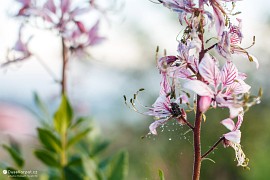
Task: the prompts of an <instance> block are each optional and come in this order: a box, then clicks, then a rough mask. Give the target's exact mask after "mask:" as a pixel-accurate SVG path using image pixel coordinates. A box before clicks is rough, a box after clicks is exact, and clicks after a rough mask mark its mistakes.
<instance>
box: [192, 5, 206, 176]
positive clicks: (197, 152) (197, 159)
mask: <svg viewBox="0 0 270 180" xmlns="http://www.w3.org/2000/svg"><path fill="white" fill-rule="evenodd" d="M199 8H200V10H201V11H203V9H204V7H203V0H199ZM199 27H200V29H199V31H200V34H199V38H200V40H201V42H202V48H201V52H200V54H199V63H200V62H201V60H202V58H203V57H204V54H205V51H204V38H203V32H204V31H203V15H201V20H200V26H199ZM197 79H198V80H201V75H200V73H198V74H197ZM200 98H201V97H200V96H199V95H197V110H196V119H195V122H194V131H193V145H194V162H193V180H199V179H200V172H201V161H202V158H201V122H202V112H201V111H200V104H199V102H200Z"/></svg>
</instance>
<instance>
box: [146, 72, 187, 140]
mask: <svg viewBox="0 0 270 180" xmlns="http://www.w3.org/2000/svg"><path fill="white" fill-rule="evenodd" d="M161 75H162V80H161V83H160V85H161V89H160V93H159V97H158V98H157V100H156V101H155V103H154V104H153V105H152V108H149V111H148V112H145V113H144V114H145V115H149V116H154V117H155V118H156V119H157V120H156V121H154V122H153V123H152V124H151V125H150V126H149V130H150V133H152V134H154V135H157V131H156V128H158V127H159V126H161V125H163V124H165V123H166V122H167V121H169V120H170V119H172V118H175V119H176V120H177V121H178V123H179V124H185V122H184V121H183V119H182V118H186V117H187V115H186V112H185V111H184V109H183V108H180V107H179V105H178V103H177V102H182V103H183V102H186V101H187V97H186V96H184V95H183V96H180V97H179V98H177V99H176V100H175V101H171V99H170V93H171V86H170V83H169V80H168V77H167V74H166V73H161Z"/></svg>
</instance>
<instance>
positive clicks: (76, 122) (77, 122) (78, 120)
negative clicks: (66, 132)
mask: <svg viewBox="0 0 270 180" xmlns="http://www.w3.org/2000/svg"><path fill="white" fill-rule="evenodd" d="M85 120H87V118H85V117H80V118H78V119H77V120H76V121H75V123H73V124H72V125H71V127H70V128H71V129H74V128H76V127H78V126H79V125H80V124H81V123H82V122H84V121H85Z"/></svg>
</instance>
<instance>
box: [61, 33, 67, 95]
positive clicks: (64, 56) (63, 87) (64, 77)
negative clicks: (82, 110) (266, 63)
mask: <svg viewBox="0 0 270 180" xmlns="http://www.w3.org/2000/svg"><path fill="white" fill-rule="evenodd" d="M61 40H62V63H63V66H62V81H61V93H62V94H65V93H66V91H67V89H66V88H67V87H66V86H67V85H66V83H67V82H66V81H67V74H66V70H67V62H68V49H67V47H66V44H65V40H64V38H62V39H61Z"/></svg>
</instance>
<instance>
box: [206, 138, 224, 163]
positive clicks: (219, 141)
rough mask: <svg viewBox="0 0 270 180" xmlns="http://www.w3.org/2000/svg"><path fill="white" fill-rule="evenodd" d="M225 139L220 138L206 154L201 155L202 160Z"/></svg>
mask: <svg viewBox="0 0 270 180" xmlns="http://www.w3.org/2000/svg"><path fill="white" fill-rule="evenodd" d="M224 139H225V138H224V137H221V138H220V139H219V140H218V141H217V142H216V143H215V144H214V145H213V146H212V147H211V148H210V149H209V150H208V151H207V152H206V153H204V154H203V155H202V159H203V158H205V157H206V156H208V155H209V154H210V153H211V152H212V151H214V150H215V149H216V147H217V146H218V145H219V143H221V142H222V141H223V140H224Z"/></svg>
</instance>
